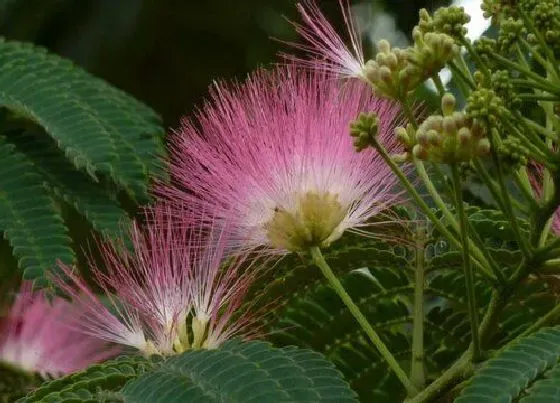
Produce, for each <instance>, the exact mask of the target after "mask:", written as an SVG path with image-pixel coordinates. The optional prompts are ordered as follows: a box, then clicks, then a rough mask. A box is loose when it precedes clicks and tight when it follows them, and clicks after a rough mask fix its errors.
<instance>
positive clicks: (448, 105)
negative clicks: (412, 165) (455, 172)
mask: <svg viewBox="0 0 560 403" xmlns="http://www.w3.org/2000/svg"><path fill="white" fill-rule="evenodd" d="M441 109H442V112H443V115H432V116H429V117H428V118H427V119H426V120H425V121H424V122H422V124H421V125H420V126H419V127H418V129H417V130H414V129H413V128H412V127H411V126H410V125H409V126H408V127H407V128H406V129H405V128H402V127H400V128H398V129H397V131H396V133H397V138H398V139H399V141H400V142H401V143H403V144H404V145H405V147H406V148H407V149H408V150H412V154H413V155H414V157H415V158H418V159H421V160H426V161H431V162H435V163H448V164H454V163H461V162H467V161H470V160H471V159H472V158H475V157H479V156H483V155H486V154H488V152H489V151H490V142H489V141H488V139H487V138H486V134H485V130H484V127H483V126H482V125H481V124H480V122H479V121H478V120H477V119H469V118H468V117H467V116H466V114H465V113H464V112H459V111H456V110H455V97H453V95H451V94H446V95H444V96H443V98H442V100H441ZM409 157H410V155H409Z"/></svg>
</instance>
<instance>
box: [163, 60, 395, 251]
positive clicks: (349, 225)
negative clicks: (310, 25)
mask: <svg viewBox="0 0 560 403" xmlns="http://www.w3.org/2000/svg"><path fill="white" fill-rule="evenodd" d="M364 111H367V112H376V113H377V114H378V116H379V121H380V125H379V130H378V139H379V141H380V142H381V143H383V144H384V145H385V146H386V147H387V148H388V149H389V150H390V151H396V149H395V148H396V147H397V145H396V142H395V140H394V133H393V131H394V127H395V126H396V124H398V123H399V120H400V112H399V108H398V106H397V105H396V104H395V103H393V102H391V101H388V100H384V99H380V98H377V97H375V96H374V95H372V93H371V90H370V89H369V88H368V87H367V85H365V84H364V83H362V82H360V81H352V82H346V83H343V84H341V83H340V82H338V81H337V80H333V79H332V77H331V76H330V75H329V74H327V73H324V72H310V71H303V72H302V71H297V70H295V69H294V68H292V67H290V66H284V67H281V68H279V69H277V70H275V71H272V72H266V71H260V72H257V73H255V74H253V75H252V76H250V77H249V78H248V80H247V81H246V82H245V83H242V84H235V85H230V86H228V85H217V86H216V87H215V89H214V91H213V92H212V93H211V99H210V101H208V102H207V103H206V104H205V105H204V107H203V108H202V110H200V111H199V112H198V113H197V114H196V116H195V118H194V119H191V120H184V121H183V125H182V128H181V129H180V130H178V131H176V132H175V133H173V134H172V135H171V139H170V142H171V150H170V154H171V159H170V172H171V175H172V178H173V180H172V183H173V185H160V186H159V187H158V189H157V190H156V192H157V193H158V194H159V195H160V196H162V197H165V198H167V199H168V200H170V201H171V202H172V203H174V204H175V205H177V206H182V207H181V208H184V206H195V208H196V206H202V207H203V208H204V209H205V210H207V211H209V212H211V215H212V216H213V217H214V219H219V220H224V221H228V222H229V223H230V226H231V230H232V234H233V235H232V242H233V244H232V248H233V249H235V250H238V251H241V252H246V251H250V250H255V249H261V250H262V249H263V248H264V250H265V251H266V252H268V253H272V254H282V253H286V252H288V251H294V250H302V249H305V248H307V247H309V246H326V245H328V244H330V242H332V241H334V240H336V239H337V238H338V237H340V236H341V234H342V233H343V232H344V231H346V230H353V231H360V230H361V228H363V227H366V226H368V225H370V219H371V218H372V217H373V216H376V215H378V214H379V213H381V212H383V211H384V210H386V209H387V208H388V207H389V206H391V205H393V204H395V203H398V202H400V201H401V194H402V192H401V191H399V190H397V189H396V185H397V183H398V179H397V178H396V177H395V176H394V175H393V173H392V172H391V170H390V168H389V167H388V166H387V165H386V164H385V163H384V161H383V160H382V158H381V157H380V156H379V155H378V154H377V153H376V151H374V150H373V149H366V150H364V151H362V152H360V153H357V152H356V151H355V150H354V146H353V143H352V138H351V136H350V135H349V126H350V123H351V122H352V121H353V120H354V119H355V118H356V117H357V116H358V115H359V113H360V112H364ZM205 224H207V223H204V222H202V223H201V225H205Z"/></svg>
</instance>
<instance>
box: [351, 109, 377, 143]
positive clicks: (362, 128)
mask: <svg viewBox="0 0 560 403" xmlns="http://www.w3.org/2000/svg"><path fill="white" fill-rule="evenodd" d="M378 125H379V118H378V116H377V114H376V113H375V112H373V113H366V112H361V113H360V116H358V118H357V119H356V120H355V121H354V122H352V123H350V135H351V136H352V137H353V139H354V141H353V144H354V148H355V149H356V151H358V152H360V151H362V150H364V149H366V148H367V147H369V146H372V145H373V142H374V141H375V136H376V135H377V131H378V130H379V126H378Z"/></svg>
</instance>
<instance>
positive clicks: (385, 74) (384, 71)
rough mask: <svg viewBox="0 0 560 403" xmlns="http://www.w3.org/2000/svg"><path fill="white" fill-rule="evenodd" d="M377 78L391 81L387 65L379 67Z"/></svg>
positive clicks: (386, 81) (387, 81)
mask: <svg viewBox="0 0 560 403" xmlns="http://www.w3.org/2000/svg"><path fill="white" fill-rule="evenodd" d="M379 78H380V79H381V81H383V82H385V83H387V84H389V83H391V70H389V67H387V66H382V67H380V68H379Z"/></svg>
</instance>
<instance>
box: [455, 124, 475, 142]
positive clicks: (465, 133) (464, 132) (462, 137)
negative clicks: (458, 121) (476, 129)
mask: <svg viewBox="0 0 560 403" xmlns="http://www.w3.org/2000/svg"><path fill="white" fill-rule="evenodd" d="M457 136H458V137H459V142H460V143H461V144H462V145H467V144H469V143H470V141H471V139H472V135H471V131H470V130H469V129H468V128H466V127H461V128H460V129H459V131H458V132H457Z"/></svg>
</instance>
